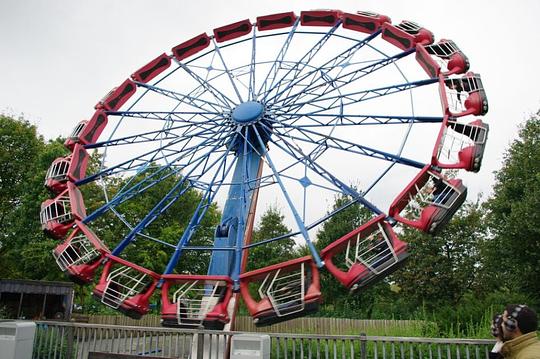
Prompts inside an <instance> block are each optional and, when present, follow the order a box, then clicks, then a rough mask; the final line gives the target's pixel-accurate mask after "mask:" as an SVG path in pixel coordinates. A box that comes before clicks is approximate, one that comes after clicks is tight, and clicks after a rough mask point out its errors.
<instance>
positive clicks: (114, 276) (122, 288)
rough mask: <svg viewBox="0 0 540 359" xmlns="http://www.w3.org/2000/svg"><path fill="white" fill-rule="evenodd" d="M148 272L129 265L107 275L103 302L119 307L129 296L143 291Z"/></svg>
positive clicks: (115, 307) (112, 306)
mask: <svg viewBox="0 0 540 359" xmlns="http://www.w3.org/2000/svg"><path fill="white" fill-rule="evenodd" d="M148 277H149V276H148V275H147V274H146V273H142V272H139V271H137V270H135V269H133V268H130V267H127V266H121V267H119V268H117V269H115V270H113V271H112V272H111V273H109V276H108V277H107V285H106V286H105V290H104V291H103V296H102V298H101V302H102V303H103V304H105V305H108V306H109V307H111V308H114V309H117V308H118V307H120V305H121V304H122V303H123V302H124V301H125V300H126V299H127V298H129V297H133V296H135V295H137V294H139V293H141V292H142V291H143V290H144V288H145V287H146V285H147V280H146V279H147V278H148Z"/></svg>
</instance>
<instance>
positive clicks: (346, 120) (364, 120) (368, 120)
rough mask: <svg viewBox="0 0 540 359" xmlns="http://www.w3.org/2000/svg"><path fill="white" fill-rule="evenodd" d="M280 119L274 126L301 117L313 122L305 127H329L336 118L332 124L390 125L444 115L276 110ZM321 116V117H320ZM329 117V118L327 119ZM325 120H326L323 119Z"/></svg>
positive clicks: (433, 120) (435, 119) (439, 119)
mask: <svg viewBox="0 0 540 359" xmlns="http://www.w3.org/2000/svg"><path fill="white" fill-rule="evenodd" d="M274 114H275V115H276V116H278V117H279V119H278V120H276V121H274V123H275V124H276V125H275V127H274V128H278V127H279V126H280V125H281V123H282V122H286V121H292V122H291V123H290V124H294V123H295V122H297V121H298V120H300V119H301V118H308V119H310V120H311V121H313V123H305V124H302V127H303V128H311V127H327V126H329V125H330V124H331V123H332V122H334V120H335V119H338V121H335V123H332V124H331V125H332V126H359V125H389V124H409V123H441V122H442V121H443V117H440V116H391V115H359V114H330V113H293V114H288V113H287V112H275V113H274ZM318 118H321V119H318ZM326 119H329V120H326ZM323 120H324V121H323Z"/></svg>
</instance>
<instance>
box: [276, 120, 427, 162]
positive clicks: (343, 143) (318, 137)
mask: <svg viewBox="0 0 540 359" xmlns="http://www.w3.org/2000/svg"><path fill="white" fill-rule="evenodd" d="M286 127H288V128H291V129H295V130H297V131H299V132H301V133H302V135H304V136H305V137H299V136H294V135H292V134H291V132H288V133H287V134H280V133H279V131H274V133H275V134H276V135H279V136H280V138H282V139H283V138H284V137H285V136H286V137H288V138H290V139H291V140H293V141H303V142H307V143H311V144H314V145H317V146H318V147H325V148H332V149H335V150H340V151H344V152H348V153H357V154H360V155H363V156H368V157H374V158H378V159H382V160H385V161H389V162H397V163H401V164H404V165H407V166H411V167H415V168H423V167H425V163H421V162H418V161H415V160H412V159H409V158H405V157H401V156H398V155H394V154H391V153H388V152H384V151H380V150H377V149H374V148H371V147H367V146H363V145H360V144H357V143H354V142H350V141H347V140H344V139H340V138H337V137H333V136H329V135H325V134H321V133H318V132H315V131H312V130H309V129H307V128H302V127H300V126H286ZM310 135H312V136H310Z"/></svg>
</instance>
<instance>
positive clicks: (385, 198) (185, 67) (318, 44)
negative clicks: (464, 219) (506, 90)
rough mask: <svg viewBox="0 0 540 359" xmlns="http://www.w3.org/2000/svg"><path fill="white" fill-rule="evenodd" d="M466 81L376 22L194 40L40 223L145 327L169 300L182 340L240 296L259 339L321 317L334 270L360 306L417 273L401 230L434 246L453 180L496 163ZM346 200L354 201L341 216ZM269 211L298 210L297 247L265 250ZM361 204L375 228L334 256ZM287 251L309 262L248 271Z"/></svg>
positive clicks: (125, 94) (66, 180) (460, 67)
mask: <svg viewBox="0 0 540 359" xmlns="http://www.w3.org/2000/svg"><path fill="white" fill-rule="evenodd" d="M468 71H469V61H468V59H467V57H466V56H465V55H464V54H463V53H462V52H461V51H460V49H459V48H458V47H457V46H456V44H455V43H454V42H453V41H450V40H440V41H438V42H436V43H435V38H434V35H433V34H432V33H431V32H430V31H429V30H427V29H425V28H423V27H421V26H419V25H418V24H416V23H413V22H411V21H402V22H400V23H399V24H392V23H391V21H390V18H389V17H387V16H384V15H379V14H374V13H368V12H357V13H347V12H342V11H338V10H315V11H303V12H301V13H300V15H299V16H298V15H297V14H295V13H293V12H288V13H280V14H273V15H267V16H260V17H257V19H256V21H255V22H253V21H251V20H248V19H246V20H242V21H239V22H235V23H233V24H230V25H226V26H221V27H218V28H215V29H214V30H213V32H212V33H211V34H210V35H209V34H207V33H203V34H200V35H197V36H195V37H193V38H191V39H189V40H187V41H184V42H182V43H180V44H179V45H177V46H175V47H173V48H172V50H171V51H170V52H166V53H163V54H161V55H159V56H157V57H156V58H155V59H153V60H152V61H150V62H149V63H148V64H147V65H145V66H143V67H141V68H140V69H138V70H137V71H135V72H133V74H132V75H131V76H130V77H129V78H127V79H126V80H125V81H124V82H122V83H121V84H120V85H119V86H118V87H115V88H114V89H113V90H112V91H111V92H109V93H108V94H107V95H106V96H105V97H104V98H103V99H102V100H100V101H99V102H98V103H97V105H96V106H95V112H94V114H93V115H91V116H90V117H89V120H85V121H82V122H80V123H78V124H77V126H76V127H75V129H74V131H73V133H72V134H71V135H70V136H69V138H68V139H67V141H66V143H65V145H66V148H67V149H69V151H70V153H69V154H68V155H67V156H65V157H61V158H58V159H57V160H55V161H54V162H53V164H52V165H51V168H50V169H49V171H48V173H47V178H46V181H45V185H46V186H47V187H48V188H49V189H50V190H51V192H52V193H54V194H55V196H56V197H54V198H52V199H49V200H47V201H45V202H44V203H43V205H42V212H41V221H42V225H43V229H44V230H45V231H46V232H47V233H48V234H50V235H52V236H54V237H55V238H59V239H60V240H61V242H60V243H59V245H58V246H57V248H56V249H55V250H54V257H55V258H56V261H57V263H58V264H59V266H60V268H61V269H62V270H63V271H65V272H66V273H67V274H68V275H69V276H70V277H71V278H72V279H74V280H75V281H77V282H80V283H89V284H90V283H93V282H95V288H94V291H93V293H94V296H95V297H96V298H97V299H98V300H99V301H101V302H102V303H103V304H105V305H108V306H110V307H112V308H115V309H118V310H120V311H122V312H123V313H125V314H126V315H129V316H130V317H133V318H140V317H141V316H142V315H144V314H146V313H147V312H148V311H149V308H150V301H151V300H152V299H151V298H153V297H152V296H153V295H154V292H155V291H157V290H160V291H161V309H162V318H163V322H164V325H168V326H188V327H196V326H205V327H207V328H223V326H224V325H226V324H227V323H229V322H230V320H231V319H232V318H233V317H234V312H235V307H236V304H237V303H236V301H237V299H238V297H239V295H240V294H241V296H242V297H243V299H244V301H245V303H246V305H247V308H248V310H249V312H250V313H251V315H252V316H253V318H254V321H255V322H256V324H258V325H267V324H272V323H275V322H278V321H282V320H287V319H290V318H293V317H297V316H302V315H305V314H306V313H310V312H313V311H316V310H317V308H318V306H319V303H320V301H321V290H324V288H321V286H320V281H319V271H320V270H322V269H326V270H328V271H329V272H330V273H332V275H334V276H335V277H336V279H337V280H338V281H339V282H341V283H342V284H343V285H344V286H346V287H347V288H350V289H351V290H360V289H362V288H364V287H365V286H367V285H368V284H370V283H372V282H373V281H374V280H377V279H380V278H383V277H384V276H386V275H388V274H389V273H391V272H392V271H393V270H395V269H397V268H399V266H400V265H402V264H403V262H404V260H405V259H406V258H407V256H408V250H407V243H405V242H403V241H401V240H399V238H398V235H399V231H398V232H396V230H395V226H396V225H405V226H411V227H414V228H417V229H418V230H421V231H424V232H427V233H432V234H434V233H437V232H438V231H440V230H441V228H442V227H443V226H444V225H445V224H446V223H447V222H448V221H449V220H450V219H451V217H452V215H453V214H454V213H455V212H456V211H457V209H458V208H459V207H460V205H461V204H462V203H463V201H464V200H465V197H466V194H467V189H466V187H465V185H464V184H463V183H462V181H461V180H460V179H459V177H453V176H451V177H447V176H446V175H445V173H444V170H445V169H452V170H453V171H456V170H464V171H472V172H477V171H478V170H479V169H480V166H481V162H482V156H483V152H484V147H485V143H486V139H487V133H488V125H486V124H485V123H484V122H483V121H482V120H481V117H482V116H483V115H485V114H486V112H487V99H486V95H485V92H484V89H483V87H482V82H481V78H480V75H478V74H476V73H473V72H468ZM91 153H93V156H89V155H90V154H91ZM89 158H91V159H89ZM458 176H459V172H458ZM83 196H88V197H87V198H85V200H86V203H87V205H88V208H86V207H85V205H84V202H83ZM336 196H344V198H347V201H348V202H347V203H345V205H343V206H342V207H340V208H337V209H333V210H330V211H328V204H329V203H330V202H331V201H332V200H333V198H335V197H336ZM259 202H263V205H265V204H266V205H268V203H271V204H272V203H279V204H280V205H281V206H282V207H283V208H285V211H284V212H285V213H286V214H285V215H286V222H287V225H288V226H290V227H292V230H291V232H290V233H288V234H286V235H280V236H278V237H275V238H264V239H263V240H259V241H257V242H256V243H251V232H252V230H253V226H254V221H255V217H256V215H255V211H256V208H257V207H259V208H260V206H261V203H259ZM353 204H359V205H361V206H362V207H365V208H366V209H367V210H369V211H370V212H371V213H372V216H371V219H369V220H368V221H367V222H366V223H364V224H363V225H361V226H360V227H358V228H357V229H355V230H354V231H352V232H351V233H349V234H347V235H345V236H343V237H342V238H335V240H334V241H333V243H331V244H330V245H328V246H327V247H326V248H324V249H323V250H322V251H320V252H319V251H318V250H317V249H316V247H315V246H314V244H313V241H314V239H315V234H316V231H317V229H318V228H319V226H320V225H321V224H322V223H324V222H325V221H327V220H328V219H330V218H332V217H333V216H335V215H337V214H338V213H340V212H341V211H342V210H344V209H346V208H348V207H349V206H351V205H353ZM140 208H144V212H142V213H141V210H140ZM219 217H220V218H219ZM213 221H214V222H213ZM212 226H213V227H212ZM209 227H210V230H209ZM276 241H296V244H298V245H305V247H306V248H307V249H308V250H309V253H310V255H308V256H301V257H299V258H293V259H289V260H281V259H280V258H275V261H274V262H276V263H275V264H273V265H270V266H266V267H263V268H256V269H254V270H251V271H249V272H246V271H245V268H246V265H247V258H248V256H247V253H248V251H249V250H250V249H252V248H255V247H257V246H269V245H272V244H274V242H276ZM143 263H150V265H148V264H146V265H142V264H143ZM254 265H255V267H256V266H257V263H254Z"/></svg>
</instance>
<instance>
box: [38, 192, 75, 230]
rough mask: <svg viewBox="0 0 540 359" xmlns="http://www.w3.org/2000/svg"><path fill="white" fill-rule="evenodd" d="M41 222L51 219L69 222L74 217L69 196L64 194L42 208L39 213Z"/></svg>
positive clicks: (44, 222)
mask: <svg viewBox="0 0 540 359" xmlns="http://www.w3.org/2000/svg"><path fill="white" fill-rule="evenodd" d="M39 217H40V220H41V224H46V223H48V222H51V221H55V222H58V223H65V222H69V221H70V220H72V219H73V215H72V213H71V205H70V202H69V196H62V197H59V198H58V199H55V200H54V201H53V202H51V203H50V204H48V205H47V206H45V207H43V208H42V209H41V213H40V215H39Z"/></svg>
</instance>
